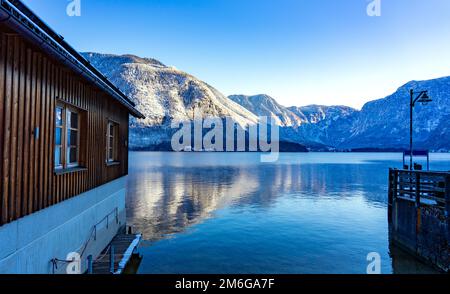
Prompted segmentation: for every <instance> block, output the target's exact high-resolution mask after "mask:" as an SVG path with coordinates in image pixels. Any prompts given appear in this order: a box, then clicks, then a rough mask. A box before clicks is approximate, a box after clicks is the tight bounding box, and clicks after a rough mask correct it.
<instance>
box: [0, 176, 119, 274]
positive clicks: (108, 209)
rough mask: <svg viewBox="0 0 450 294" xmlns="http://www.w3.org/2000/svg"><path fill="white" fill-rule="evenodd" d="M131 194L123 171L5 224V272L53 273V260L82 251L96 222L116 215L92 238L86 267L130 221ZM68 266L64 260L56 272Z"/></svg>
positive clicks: (1, 245) (1, 242)
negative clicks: (128, 197)
mask: <svg viewBox="0 0 450 294" xmlns="http://www.w3.org/2000/svg"><path fill="white" fill-rule="evenodd" d="M125 196H126V177H123V178H120V179H117V180H115V181H113V182H110V183H108V184H105V185H103V186H101V187H98V188H96V189H94V190H91V191H89V192H86V193H83V194H81V195H79V196H76V197H74V198H72V199H69V200H67V201H64V202H62V203H59V204H57V205H54V206H51V207H49V208H47V209H44V210H42V211H39V212H36V213H34V214H32V215H29V216H27V217H24V218H22V219H19V220H17V221H15V222H13V223H10V224H7V225H5V226H2V227H0V274H51V273H53V266H52V263H51V260H52V259H54V258H58V259H61V260H65V259H66V258H67V255H68V254H69V253H71V252H78V253H81V250H82V247H83V245H84V244H85V243H86V241H87V240H88V239H89V236H90V233H91V231H92V229H93V227H94V226H95V225H96V224H98V223H99V222H101V221H102V219H104V218H105V217H106V216H107V215H110V216H109V222H108V225H107V222H106V220H103V221H102V222H101V223H100V224H99V225H98V226H97V234H96V236H97V238H96V240H94V238H91V241H90V242H89V243H88V244H89V245H88V247H87V250H86V252H85V254H83V256H82V257H81V261H82V272H84V271H85V270H86V266H87V265H86V259H87V256H88V255H91V254H92V255H93V256H94V258H95V257H97V256H98V255H99V254H100V253H101V251H102V250H103V249H104V248H105V247H107V245H108V244H109V243H110V242H111V240H112V238H113V237H114V236H115V234H116V233H117V231H118V229H119V228H120V227H122V226H124V225H125V220H126V215H125ZM116 209H117V211H118V222H116V217H115V216H116V214H115V213H114V211H115V210H116ZM66 267H67V265H66V264H64V263H59V264H58V270H56V273H65V272H66Z"/></svg>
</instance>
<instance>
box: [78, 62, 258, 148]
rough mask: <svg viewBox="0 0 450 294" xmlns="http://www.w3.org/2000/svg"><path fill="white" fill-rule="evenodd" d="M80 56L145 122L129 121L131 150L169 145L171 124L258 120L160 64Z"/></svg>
mask: <svg viewBox="0 0 450 294" xmlns="http://www.w3.org/2000/svg"><path fill="white" fill-rule="evenodd" d="M83 56H84V57H85V58H86V59H87V60H88V61H89V62H90V63H91V64H93V65H94V66H95V67H96V68H97V69H98V70H100V71H101V72H102V73H103V74H104V75H105V76H106V77H107V78H108V79H109V80H110V81H111V82H113V83H114V84H115V85H117V87H119V89H121V90H122V91H123V92H124V93H125V94H126V95H127V96H128V97H130V98H131V99H132V100H133V101H134V102H135V103H136V107H137V109H138V110H139V111H141V112H142V113H143V114H144V115H145V116H146V118H145V119H144V120H134V119H133V120H132V123H131V132H130V147H131V148H147V147H148V146H150V145H158V144H163V143H167V142H170V139H171V136H172V131H174V130H172V129H171V128H170V123H171V122H172V120H174V119H176V120H181V121H186V120H192V118H193V116H194V113H196V115H197V113H202V115H203V116H205V117H206V116H213V117H231V118H233V120H234V121H236V122H237V123H239V124H241V125H247V124H254V123H257V121H258V118H257V117H256V116H255V115H254V114H253V113H251V112H250V111H248V110H246V109H245V108H243V107H242V106H240V105H239V104H237V103H235V102H233V101H231V100H230V99H228V98H227V97H225V96H224V95H223V94H221V93H220V92H219V91H217V90H216V89H214V88H213V87H211V86H210V85H208V84H207V83H205V82H203V81H200V80H199V79H197V78H195V77H193V76H192V75H189V74H187V73H185V72H182V71H180V70H177V69H176V68H173V67H169V66H166V65H164V64H162V63H161V62H159V61H157V60H155V59H150V58H140V57H137V56H133V55H122V56H119V55H111V54H99V53H83Z"/></svg>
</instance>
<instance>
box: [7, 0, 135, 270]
mask: <svg viewBox="0 0 450 294" xmlns="http://www.w3.org/2000/svg"><path fill="white" fill-rule="evenodd" d="M0 1H1V6H0V162H1V168H0V252H1V251H4V252H3V253H0V273H1V272H15V270H10V269H8V268H5V267H8V266H6V265H4V267H3V268H2V258H3V259H5V258H9V259H11V258H10V257H11V256H12V255H14V254H19V253H20V250H22V247H24V246H30V244H33V242H37V241H36V240H37V238H41V239H42V238H43V236H45V237H46V238H49V239H51V236H48V235H47V233H48V232H45V231H42V234H38V235H36V239H34V238H31V239H29V238H28V240H27V242H25V243H23V244H16V245H15V246H14V248H9V246H10V244H6V242H9V241H10V240H12V239H13V238H16V239H19V240H20V234H22V233H23V234H25V233H26V232H25V231H24V232H21V221H22V220H24V219H25V217H28V218H29V219H28V220H27V221H28V222H33V223H36V224H40V226H44V227H45V230H50V231H51V230H55V228H60V226H61V225H62V224H61V223H59V222H62V221H65V222H73V221H76V219H77V215H75V216H71V217H70V218H67V219H65V218H64V217H62V218H60V219H59V220H57V218H56V217H55V222H53V221H52V220H48V218H50V219H51V218H52V214H55V215H56V214H58V215H59V214H60V213H62V214H64V213H65V212H64V211H58V209H62V208H60V207H64V209H66V210H67V209H70V207H79V206H80V205H81V206H83V205H85V207H84V208H79V209H80V211H79V215H82V214H83V213H85V212H86V211H87V210H89V209H92V208H95V209H96V210H97V211H99V209H98V207H95V206H96V205H98V204H100V203H103V202H105V201H106V199H107V197H108V196H110V195H113V194H114V193H116V192H117V191H122V192H123V191H124V182H125V181H124V180H123V178H124V177H125V176H126V175H127V172H128V148H127V146H128V123H129V115H130V114H131V115H133V116H135V117H137V118H143V115H142V114H141V113H140V112H139V111H138V110H136V109H135V105H134V103H133V102H132V101H131V100H130V99H129V98H127V97H126V96H125V95H124V94H123V93H122V92H121V91H120V90H119V89H118V88H116V87H115V86H114V85H113V84H112V83H111V82H109V81H108V80H107V79H106V78H105V77H104V76H103V75H102V74H101V73H100V72H98V71H97V70H96V69H95V68H94V67H93V66H92V65H91V64H90V63H89V62H87V61H86V60H85V59H84V58H83V57H82V56H81V55H80V54H79V53H78V52H76V51H75V50H74V49H73V48H72V47H71V46H70V45H69V44H67V43H66V42H65V41H64V39H63V38H62V37H61V36H60V35H58V34H57V33H55V32H54V31H53V30H52V29H51V28H49V27H48V26H47V25H46V24H45V23H44V22H43V21H42V20H40V19H39V18H38V17H37V16H36V15H35V14H34V13H33V12H32V11H31V10H30V9H28V8H27V7H26V6H25V5H23V4H22V3H21V2H20V1H12V0H10V1H7V0H0ZM117 182H120V184H117ZM109 183H114V184H113V185H112V186H111V187H113V186H114V185H115V186H114V187H115V188H114V187H113V188H111V187H109V186H108V184H109ZM98 189H103V190H105V191H107V193H104V192H101V193H102V194H103V198H102V197H99V196H98V193H99V192H98V191H97V192H93V193H97V194H95V195H96V196H92V197H99V199H98V201H97V202H95V201H94V202H92V201H89V198H88V197H89V193H90V191H91V192H92V191H96V190H98ZM122 194H124V193H121V198H124V197H123V195H122ZM80 195H83V197H82V198H83V199H84V200H83V201H85V202H86V201H87V202H86V203H88V202H89V204H80V203H77V202H76V201H77V200H74V199H75V198H77V197H78V196H80ZM85 198H86V199H88V200H86V199H85ZM68 200H72V202H71V203H70V205H68V204H64V202H66V201H68ZM122 204H123V205H122ZM86 205H87V206H86ZM116 206H117V205H116ZM119 206H121V207H115V206H114V207H110V208H111V211H112V210H115V211H116V213H117V214H120V215H124V203H121V204H120V205H119ZM122 206H123V207H122ZM49 209H50V210H49ZM105 209H106V208H105ZM46 210H48V211H46ZM117 210H119V212H117ZM120 210H123V211H120ZM52 211H53V212H52ZM100 211H101V209H100ZM37 212H44V213H41V214H38V213H37ZM108 213H109V211H108ZM103 214H105V213H103ZM39 215H46V217H47V219H45V220H43V221H41V220H39V219H35V218H37V217H38V216H39ZM104 217H105V215H98V216H95V217H91V218H93V219H92V221H85V220H83V221H81V222H80V223H79V224H78V226H84V228H81V229H80V228H77V230H80V232H79V234H80V236H81V235H83V234H84V233H85V236H87V232H88V231H90V230H91V229H92V227H94V226H95V225H98V224H97V223H96V222H99V221H100V220H102V219H103V218H104ZM32 218H34V219H32ZM122 218H123V216H122ZM24 221H25V220H24ZM90 222H91V223H90ZM117 224H118V223H117ZM121 225H123V222H121ZM106 226H107V227H108V228H109V227H110V224H106ZM14 230H16V231H18V233H17V234H19V236H10V235H8V234H13V233H11V232H13V231H14ZM66 233H67V234H71V232H70V231H67V232H66ZM111 234H112V232H111ZM111 234H109V235H111ZM109 235H108V236H107V237H106V238H105V241H104V242H103V243H105V242H107V241H108V240H107V239H109V238H110V237H111V236H109ZM2 237H3V238H2ZM84 239H85V238H84ZM111 239H112V237H111ZM85 241H86V240H80V244H77V246H78V245H82V244H83V242H85ZM102 245H103V244H98V245H97V246H98V248H100V247H102ZM39 246H41V245H39ZM62 246H63V245H62ZM64 246H66V245H64ZM74 247H76V246H74ZM67 249H68V250H70V249H69V248H67ZM73 250H75V248H74V249H73ZM96 250H97V249H96ZM56 251H57V250H56ZM97 251H98V250H97ZM30 252H33V250H30ZM20 254H22V255H21V257H17V258H18V259H19V261H17V260H16V261H15V262H16V263H17V262H20V258H25V259H27V257H26V256H25V255H26V254H25V255H23V253H20ZM55 255H56V253H55ZM53 257H55V258H56V257H58V256H53ZM62 258H65V256H63V257H62ZM43 260H44V261H45V262H48V260H46V259H45V257H44V259H43ZM27 262H29V261H27ZM3 263H4V264H5V263H6V264H11V260H9V261H4V260H3ZM13 263H14V262H13ZM24 266H25V267H27V266H28V267H30V266H29V264H28V265H24ZM16 268H17V271H24V272H40V273H45V272H44V271H43V270H41V268H43V267H42V266H41V265H36V266H32V269H30V270H29V271H28V270H23V267H22V266H21V265H19V266H17V267H16Z"/></svg>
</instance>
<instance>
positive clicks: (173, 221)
mask: <svg viewBox="0 0 450 294" xmlns="http://www.w3.org/2000/svg"><path fill="white" fill-rule="evenodd" d="M434 164H435V168H445V167H447V169H448V166H449V165H450V157H448V158H446V157H445V156H444V157H443V158H442V159H441V160H436V161H435V163H434ZM400 166H401V162H400V155H399V154H332V153H323V154H322V153H310V154H281V157H280V160H279V161H278V162H276V163H270V164H269V163H260V161H259V155H258V154H256V153H233V154H230V153H146V152H140V153H130V176H129V183H128V196H127V216H128V223H129V224H130V225H133V226H134V227H135V228H136V229H137V230H138V231H140V232H141V233H143V236H144V239H145V240H146V241H145V242H144V243H143V248H142V250H141V251H142V252H143V255H144V259H143V261H142V264H141V268H140V272H142V273H229V272H231V273H233V272H243V273H364V272H365V268H366V266H367V262H366V254H367V253H369V252H372V251H377V252H379V253H380V255H381V256H382V258H383V263H384V266H383V272H384V273H392V272H402V271H404V270H402V260H407V264H408V269H409V268H410V266H409V265H410V264H411V262H412V263H413V264H416V261H415V260H411V259H410V258H405V257H404V255H401V257H400V259H395V257H396V256H398V254H397V255H395V256H392V252H394V251H395V250H392V249H391V250H390V247H389V239H388V228H387V170H388V168H389V167H400ZM269 220H270V222H269ZM211 236H214V238H215V239H211ZM267 236H271V237H270V238H267ZM242 238H245V242H243V241H242V240H243V239H242ZM170 240H171V241H170ZM177 242H179V244H178V245H177V244H176V243H177ZM203 243H208V246H204V244H203ZM255 245H257V246H260V247H261V251H260V252H258V251H257V250H256V248H255V247H254V246H255ZM180 247H181V248H180ZM252 247H253V248H254V249H255V250H253V251H252V250H251V248H252ZM201 248H203V250H202V252H201V253H199V252H198V250H201ZM270 248H271V249H270ZM271 251H273V252H271ZM339 251H341V252H339ZM231 252H233V253H235V254H231V255H230V253H231ZM189 253H191V257H189ZM194 253H195V256H194V255H193V254H194ZM390 253H391V255H390ZM213 254H215V255H213ZM220 254H223V255H228V256H229V258H228V259H227V260H225V261H224V260H223V259H220V260H221V261H220V262H221V263H220V264H217V263H218V260H216V259H217V257H213V256H216V255H220ZM263 254H265V255H267V254H272V255H273V258H268V257H266V258H265V257H264V256H263ZM164 255H168V256H170V257H171V258H172V261H171V262H167V258H168V257H167V256H166V257H165V256H164ZM306 256H309V257H306ZM242 258H248V259H249V261H248V263H247V264H246V265H245V266H242V260H241V259H242ZM272 259H273V260H272ZM279 259H283V262H282V263H283V264H280V265H279V266H277V265H274V264H273V263H277V260H279ZM284 259H290V261H286V260H284ZM333 259H334V260H333ZM399 260H400V261H399ZM311 261H312V262H313V264H311ZM269 262H271V263H269ZM393 262H395V266H393V264H392V263H393ZM405 264H406V263H405ZM331 265H332V266H331ZM415 267H417V268H419V270H413V271H417V272H422V271H428V270H429V269H428V268H426V267H424V266H423V265H421V264H419V265H418V266H415ZM233 268H235V270H233Z"/></svg>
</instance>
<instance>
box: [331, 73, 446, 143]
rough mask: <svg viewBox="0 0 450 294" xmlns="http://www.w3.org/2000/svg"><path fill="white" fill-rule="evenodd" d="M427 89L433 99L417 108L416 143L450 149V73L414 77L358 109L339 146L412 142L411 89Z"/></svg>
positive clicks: (415, 116) (415, 118)
mask: <svg viewBox="0 0 450 294" xmlns="http://www.w3.org/2000/svg"><path fill="white" fill-rule="evenodd" d="M411 89H413V90H415V91H421V90H428V92H429V96H430V97H431V98H432V100H433V101H432V102H431V103H429V104H428V105H426V106H423V105H421V104H417V105H416V107H415V109H414V141H415V144H416V146H417V147H420V148H429V149H431V150H450V144H449V143H450V139H449V138H450V107H449V105H450V77H444V78H439V79H433V80H427V81H412V82H409V83H407V84H405V85H403V86H402V87H400V88H399V89H398V90H397V91H396V92H395V93H394V94H392V95H390V96H388V97H386V98H383V99H379V100H376V101H371V102H369V103H367V104H366V105H364V107H363V108H362V110H361V111H360V112H358V114H357V116H356V117H355V119H354V121H353V123H352V126H351V128H350V129H349V132H348V134H347V136H346V138H345V140H344V141H343V142H342V143H341V144H340V145H339V146H338V147H340V148H365V147H372V148H405V147H407V146H408V142H409V121H410V118H409V101H410V94H409V91H410V90H411Z"/></svg>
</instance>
